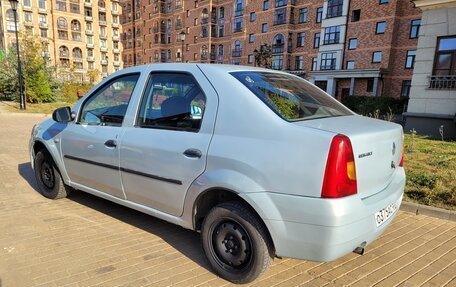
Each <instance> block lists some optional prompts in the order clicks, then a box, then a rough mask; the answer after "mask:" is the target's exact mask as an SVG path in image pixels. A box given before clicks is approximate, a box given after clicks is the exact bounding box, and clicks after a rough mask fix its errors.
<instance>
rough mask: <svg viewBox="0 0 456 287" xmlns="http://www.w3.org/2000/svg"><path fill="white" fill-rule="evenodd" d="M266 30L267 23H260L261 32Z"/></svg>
mask: <svg viewBox="0 0 456 287" xmlns="http://www.w3.org/2000/svg"><path fill="white" fill-rule="evenodd" d="M267 31H268V23H263V25H261V32H263V33H266V32H267Z"/></svg>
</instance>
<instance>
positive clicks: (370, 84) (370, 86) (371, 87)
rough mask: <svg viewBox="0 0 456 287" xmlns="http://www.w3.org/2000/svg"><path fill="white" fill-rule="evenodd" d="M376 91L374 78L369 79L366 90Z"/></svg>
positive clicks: (369, 91)
mask: <svg viewBox="0 0 456 287" xmlns="http://www.w3.org/2000/svg"><path fill="white" fill-rule="evenodd" d="M373 91H374V79H372V78H370V79H367V85H366V92H368V93H372V92H373Z"/></svg>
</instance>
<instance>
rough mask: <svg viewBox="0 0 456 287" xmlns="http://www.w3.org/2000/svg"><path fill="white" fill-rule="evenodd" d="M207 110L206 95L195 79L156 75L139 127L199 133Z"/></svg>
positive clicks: (150, 81) (145, 98) (141, 113)
mask: <svg viewBox="0 0 456 287" xmlns="http://www.w3.org/2000/svg"><path fill="white" fill-rule="evenodd" d="M205 108H206V96H205V95H204V93H203V91H202V90H201V88H200V87H199V85H198V84H197V82H196V80H195V79H194V78H193V76H191V75H189V74H183V73H152V74H151V76H150V79H149V82H148V84H147V88H146V92H145V94H144V98H143V101H142V103H141V109H140V112H139V117H138V122H137V125H138V126H139V127H142V128H158V129H170V130H181V131H189V132H198V131H199V129H200V127H201V122H202V119H203V115H204V110H205Z"/></svg>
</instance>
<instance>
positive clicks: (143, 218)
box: [18, 162, 212, 272]
mask: <svg viewBox="0 0 456 287" xmlns="http://www.w3.org/2000/svg"><path fill="white" fill-rule="evenodd" d="M18 171H19V174H20V175H21V176H22V177H23V178H24V179H25V180H26V181H27V182H28V184H29V185H30V186H31V187H32V188H33V189H34V190H35V191H36V192H38V193H39V189H38V185H37V184H36V181H35V175H34V171H33V169H32V167H31V165H30V163H29V162H27V163H21V164H19V165H18ZM67 199H68V200H71V201H74V202H77V203H78V204H81V205H84V206H86V207H88V208H91V209H93V210H96V211H98V212H101V213H104V214H106V215H108V216H110V217H112V218H115V219H117V220H120V221H122V222H124V223H127V224H129V225H132V226H134V227H136V228H140V229H142V230H144V231H146V232H149V233H151V234H153V235H155V236H158V237H160V238H161V239H162V240H164V241H165V242H166V243H168V244H169V245H171V246H172V247H174V248H175V249H176V250H178V251H179V252H180V253H182V254H183V255H184V256H186V257H187V258H189V259H190V260H192V261H193V262H195V263H197V264H198V265H200V266H201V267H203V268H205V269H206V270H208V271H210V272H212V269H211V267H210V265H209V263H208V262H207V259H206V256H205V254H204V251H203V248H202V246H201V240H200V236H199V234H198V233H196V232H193V231H191V230H188V229H184V228H182V227H180V226H177V225H174V224H171V223H168V222H166V221H164V220H161V219H158V218H155V217H153V216H150V215H147V214H144V213H141V212H139V211H136V210H134V209H130V208H127V207H124V206H122V205H119V204H116V203H113V202H111V201H108V200H105V199H102V198H99V197H96V196H94V195H91V194H89V193H86V192H82V191H74V192H72V193H71V195H70V196H69V197H68V198H67ZM144 255H145V256H144V260H148V259H150V258H148V256H147V254H144Z"/></svg>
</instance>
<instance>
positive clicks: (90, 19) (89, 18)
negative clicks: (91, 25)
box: [84, 15, 93, 22]
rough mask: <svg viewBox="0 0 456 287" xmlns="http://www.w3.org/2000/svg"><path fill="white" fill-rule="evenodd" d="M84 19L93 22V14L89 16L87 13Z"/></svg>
mask: <svg viewBox="0 0 456 287" xmlns="http://www.w3.org/2000/svg"><path fill="white" fill-rule="evenodd" d="M84 19H85V20H86V21H89V22H92V21H93V17H92V16H87V15H86V16H84Z"/></svg>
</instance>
